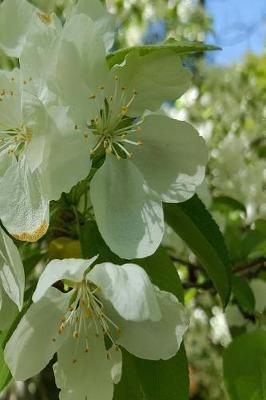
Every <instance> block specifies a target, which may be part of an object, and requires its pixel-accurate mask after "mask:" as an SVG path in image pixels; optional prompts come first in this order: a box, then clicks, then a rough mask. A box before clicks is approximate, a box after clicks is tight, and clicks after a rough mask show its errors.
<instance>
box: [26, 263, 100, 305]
mask: <svg viewBox="0 0 266 400" xmlns="http://www.w3.org/2000/svg"><path fill="white" fill-rule="evenodd" d="M97 257H98V256H95V257H92V258H90V259H89V260H80V259H77V258H69V259H65V260H52V261H50V262H49V264H47V266H46V268H45V270H44V271H43V273H42V275H41V276H40V279H39V281H38V284H37V287H36V290H35V292H34V294H33V296H32V300H33V301H34V302H37V301H39V300H40V299H41V298H42V297H43V296H44V295H45V294H46V292H47V290H48V289H49V288H50V287H51V286H52V285H53V284H54V283H56V282H58V281H60V280H63V279H66V280H69V281H73V282H81V281H82V280H83V278H84V274H85V272H86V271H87V270H88V269H89V267H90V266H91V265H92V264H93V263H94V261H95V260H96V259H97Z"/></svg>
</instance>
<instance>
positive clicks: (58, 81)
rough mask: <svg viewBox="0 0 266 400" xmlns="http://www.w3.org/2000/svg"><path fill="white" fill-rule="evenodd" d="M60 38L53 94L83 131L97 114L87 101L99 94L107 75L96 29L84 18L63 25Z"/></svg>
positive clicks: (89, 20) (100, 42) (102, 47)
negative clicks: (57, 96)
mask: <svg viewBox="0 0 266 400" xmlns="http://www.w3.org/2000/svg"><path fill="white" fill-rule="evenodd" d="M60 38H61V42H60V43H59V47H58V49H57V52H58V56H57V65H56V71H55V74H56V76H54V77H53V81H54V90H55V91H56V93H57V94H58V95H59V96H60V100H61V101H62V102H63V104H65V105H67V106H69V114H70V115H71V117H73V119H76V123H77V124H78V125H80V124H82V129H85V128H86V123H87V121H90V120H91V119H92V118H95V117H96V115H97V114H98V110H97V109H96V108H95V104H94V101H93V100H90V99H89V97H90V95H92V94H96V92H99V89H98V88H99V86H101V85H105V81H106V80H107V78H108V74H109V70H108V67H107V63H106V59H105V49H104V45H103V42H102V38H101V36H100V35H99V32H98V31H97V27H96V25H95V24H94V23H93V21H92V20H91V19H90V18H89V17H88V16H86V15H85V14H80V15H75V16H74V17H72V18H71V19H70V20H69V21H67V22H66V24H65V25H64V29H63V31H62V35H61V37H60ZM101 98H102V97H101Z"/></svg>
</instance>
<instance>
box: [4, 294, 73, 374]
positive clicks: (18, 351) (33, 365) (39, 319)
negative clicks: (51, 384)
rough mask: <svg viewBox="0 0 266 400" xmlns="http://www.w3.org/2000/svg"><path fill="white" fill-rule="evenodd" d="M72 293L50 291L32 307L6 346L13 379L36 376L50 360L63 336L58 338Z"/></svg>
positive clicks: (5, 353) (7, 361)
mask: <svg viewBox="0 0 266 400" xmlns="http://www.w3.org/2000/svg"><path fill="white" fill-rule="evenodd" d="M71 295H72V293H71V292H69V293H67V294H65V293H61V292H59V290H57V289H55V288H50V289H49V291H48V292H47V294H46V296H45V297H43V298H42V299H41V300H40V301H39V302H38V303H36V304H32V305H31V306H30V308H29V310H28V311H27V313H26V314H25V315H24V316H23V318H22V319H21V321H20V323H19V324H18V326H17V328H16V330H15V332H14V333H13V335H12V336H11V338H10V340H9V341H8V343H7V345H6V347H5V352H4V355H5V361H6V363H7V365H8V367H9V369H10V371H11V373H12V376H13V377H14V378H15V379H16V380H25V379H27V378H29V377H32V376H34V375H36V374H37V373H39V372H40V371H41V370H42V369H43V368H44V367H45V366H46V365H47V364H48V362H49V361H50V360H51V359H52V357H53V355H54V353H55V352H56V351H57V349H58V348H59V347H60V346H61V345H62V342H63V341H64V340H65V339H66V336H65V335H64V334H63V335H58V328H59V325H60V321H61V320H62V316H63V315H64V314H65V312H66V311H67V308H68V305H69V300H70V296H71Z"/></svg>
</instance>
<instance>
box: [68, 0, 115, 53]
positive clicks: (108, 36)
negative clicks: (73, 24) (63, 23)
mask: <svg viewBox="0 0 266 400" xmlns="http://www.w3.org/2000/svg"><path fill="white" fill-rule="evenodd" d="M75 14H86V15H88V16H89V17H90V18H91V19H92V20H93V21H94V22H95V25H96V26H97V30H98V32H99V34H100V35H101V36H102V37H103V41H104V43H105V47H106V49H110V47H112V45H113V42H114V29H115V21H114V17H113V16H112V15H111V14H109V13H107V12H106V8H105V7H104V6H103V5H102V3H101V2H100V1H99V0H90V1H89V2H88V0H79V1H78V3H77V4H76V5H75V6H74V7H73V9H72V10H71V11H70V12H67V16H68V17H69V16H72V15H75Z"/></svg>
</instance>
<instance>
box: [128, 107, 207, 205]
mask: <svg viewBox="0 0 266 400" xmlns="http://www.w3.org/2000/svg"><path fill="white" fill-rule="evenodd" d="M141 132H142V133H141V134H142V142H143V145H142V146H141V148H137V149H133V150H132V152H133V157H132V160H133V161H134V163H135V164H136V165H137V167H138V169H139V170H140V171H141V172H142V174H143V176H144V178H145V179H146V180H147V182H148V184H149V185H150V186H151V187H152V188H153V189H154V190H155V192H157V193H158V194H160V195H161V198H162V200H163V201H164V202H170V203H178V202H182V201H186V200H188V199H189V198H190V197H192V196H193V195H194V193H195V191H196V187H197V186H198V185H200V184H201V182H202V181H203V179H204V174H205V166H206V164H207V160H208V153H207V147H206V145H205V143H204V140H203V139H202V138H201V137H200V136H199V134H198V133H197V131H196V130H195V129H194V128H193V127H192V126H191V125H189V124H187V123H186V122H181V121H177V120H174V119H171V118H168V117H166V116H162V115H149V116H147V117H146V118H145V120H144V122H143V124H142V125H141Z"/></svg>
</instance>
